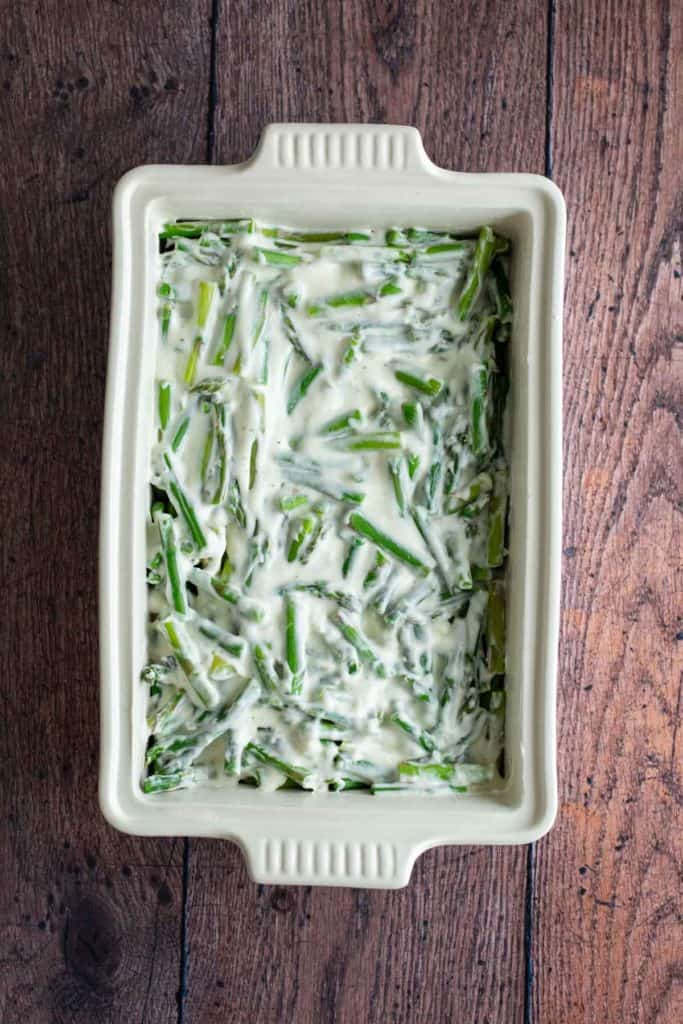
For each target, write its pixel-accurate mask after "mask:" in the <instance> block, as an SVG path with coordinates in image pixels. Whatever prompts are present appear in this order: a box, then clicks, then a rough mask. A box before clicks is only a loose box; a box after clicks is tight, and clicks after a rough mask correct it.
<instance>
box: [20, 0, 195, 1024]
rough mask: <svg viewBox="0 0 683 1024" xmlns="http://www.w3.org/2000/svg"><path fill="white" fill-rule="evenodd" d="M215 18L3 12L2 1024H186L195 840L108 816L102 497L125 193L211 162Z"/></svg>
mask: <svg viewBox="0 0 683 1024" xmlns="http://www.w3.org/2000/svg"><path fill="white" fill-rule="evenodd" d="M209 7H210V5H209V3H208V0H205V2H202V3H200V4H193V5H191V7H188V6H187V5H186V4H185V3H182V2H180V0H178V2H175V0H164V2H152V0H148V2H146V3H145V4H140V5H135V11H134V14H133V13H132V9H131V6H130V5H127V4H126V5H124V4H121V5H118V4H115V3H107V4H84V3H80V2H78V0H60V2H57V0H49V2H48V0H44V2H42V3H41V4H11V5H9V7H8V5H4V16H3V30H2V43H1V44H0V97H1V99H0V135H1V136H2V139H3V147H2V154H1V155H0V195H1V196H2V202H1V206H2V213H1V214H0V239H1V251H2V285H1V293H0V303H1V305H0V331H1V332H2V345H1V346H0V361H1V370H0V380H1V382H2V383H1V390H2V404H1V407H0V417H1V422H0V436H1V437H2V444H1V445H0V459H1V469H0V479H1V480H2V487H1V488H0V522H2V526H3V529H2V542H1V543H0V579H2V585H3V612H2V645H1V655H0V657H2V673H1V677H2V694H3V712H2V715H1V716H0V750H1V751H2V779H3V781H2V796H1V797H0V807H1V808H2V810H1V812H0V813H1V816H2V823H1V826H0V864H1V865H2V868H1V876H2V880H1V881H0V1020H2V1021H3V1024H42V1022H45V1024H48V1022H49V1024H61V1022H64V1024H93V1021H98V1022H101V1024H105V1022H111V1024H121V1022H122V1021H125V1022H129V1021H133V1020H135V1021H145V1022H148V1024H151V1022H159V1024H169V1022H170V1021H173V1020H175V1019H176V1014H177V1010H176V993H177V990H178V986H179V977H180V963H179V958H180V941H179V940H180V921H181V900H182V879H181V872H182V841H181V840H178V841H154V840H147V841H139V840H135V839H131V838H127V837H125V836H122V835H119V834H117V833H116V832H114V831H113V830H112V829H110V828H109V827H108V826H107V825H106V824H105V822H104V820H103V819H102V818H101V816H100V814H99V810H98V807H97V802H96V784H97V745H98V697H97V692H98V667H97V661H96V655H97V618H96V571H97V548H96V543H97V516H98V501H99V497H98V481H99V458H100V434H101V423H102V403H103V394H104V375H105V359H106V348H107V322H108V301H109V274H110V240H109V204H110V199H111V189H112V186H113V183H114V182H115V181H116V179H117V178H118V177H119V176H120V175H121V174H122V173H123V172H124V171H125V170H127V169H128V168H129V167H131V166H133V165H134V164H137V163H140V162H144V161H150V160H151V161H164V160H172V161H183V160H187V161H192V160H195V161H196V160H202V159H203V158H204V153H205V145H206V115H207V101H208V53H209V38H210V37H209V25H208V17H209Z"/></svg>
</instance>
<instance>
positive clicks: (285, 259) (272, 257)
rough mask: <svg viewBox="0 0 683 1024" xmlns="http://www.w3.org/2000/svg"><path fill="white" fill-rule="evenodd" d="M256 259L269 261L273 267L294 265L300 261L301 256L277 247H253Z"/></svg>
mask: <svg viewBox="0 0 683 1024" xmlns="http://www.w3.org/2000/svg"><path fill="white" fill-rule="evenodd" d="M254 252H255V253H256V257H257V259H258V260H261V261H263V262H264V263H269V264H270V265H271V266H273V267H296V266H298V265H299V263H301V262H302V260H303V256H298V255H296V254H295V253H291V252H282V251H281V250H279V249H259V248H256V249H254Z"/></svg>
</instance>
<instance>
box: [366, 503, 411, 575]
mask: <svg viewBox="0 0 683 1024" xmlns="http://www.w3.org/2000/svg"><path fill="white" fill-rule="evenodd" d="M348 523H349V526H350V527H351V529H352V530H354V531H355V532H356V533H358V534H360V536H361V537H365V539H366V540H369V541H372V543H373V544H376V545H377V547H378V548H381V549H382V550H383V551H386V552H387V554H389V555H393V557H394V558H397V559H398V560H399V562H404V563H405V565H409V566H410V568H411V569H415V570H416V571H417V572H418V573H420V574H421V575H422V576H427V575H428V573H429V570H430V567H429V566H428V565H426V564H425V563H424V562H423V561H422V559H421V558H419V556H418V555H416V554H414V552H412V551H409V550H408V548H406V547H404V546H403V544H400V543H399V542H398V541H396V540H394V538H393V537H390V536H389V535H388V534H386V533H384V531H383V530H380V529H379V528H378V527H377V526H375V525H374V524H373V523H371V522H370V521H369V520H368V519H366V518H365V516H363V515H361V514H360V512H352V513H351V515H350V516H349V519H348Z"/></svg>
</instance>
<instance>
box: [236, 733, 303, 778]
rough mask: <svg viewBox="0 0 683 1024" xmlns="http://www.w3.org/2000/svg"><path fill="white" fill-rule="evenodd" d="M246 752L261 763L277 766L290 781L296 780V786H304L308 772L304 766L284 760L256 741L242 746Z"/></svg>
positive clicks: (272, 766)
mask: <svg viewBox="0 0 683 1024" xmlns="http://www.w3.org/2000/svg"><path fill="white" fill-rule="evenodd" d="M244 749H245V751H246V752H248V753H250V754H252V755H253V756H254V757H255V758H256V759H257V761H260V762H261V763H262V764H266V765H269V766H270V767H271V768H277V770H278V771H279V772H282V774H283V775H286V776H287V778H288V779H291V780H292V782H296V784H297V785H298V786H304V785H305V783H306V779H307V778H308V776H309V774H310V772H308V771H307V770H306V769H305V768H300V767H298V766H296V765H293V764H290V763H289V761H284V760H283V759H282V758H281V757H277V756H276V755H275V754H271V753H270V751H268V750H266V749H265V747H262V746H258V745H257V744H256V743H247V745H246V747H245V748H244Z"/></svg>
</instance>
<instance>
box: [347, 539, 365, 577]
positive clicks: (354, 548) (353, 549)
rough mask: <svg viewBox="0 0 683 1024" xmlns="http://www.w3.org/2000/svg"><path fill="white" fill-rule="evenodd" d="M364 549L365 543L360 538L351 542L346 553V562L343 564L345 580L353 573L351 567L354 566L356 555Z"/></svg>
mask: <svg viewBox="0 0 683 1024" xmlns="http://www.w3.org/2000/svg"><path fill="white" fill-rule="evenodd" d="M362 547H363V541H362V540H361V539H360V537H354V538H353V539H352V540H351V543H350V544H349V548H348V551H347V552H346V556H345V558H344V562H343V564H342V576H343V577H344V579H346V577H347V576H348V575H349V573H350V572H351V566H352V565H353V563H354V561H355V558H356V555H357V554H358V551H359V550H360V548H362Z"/></svg>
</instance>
